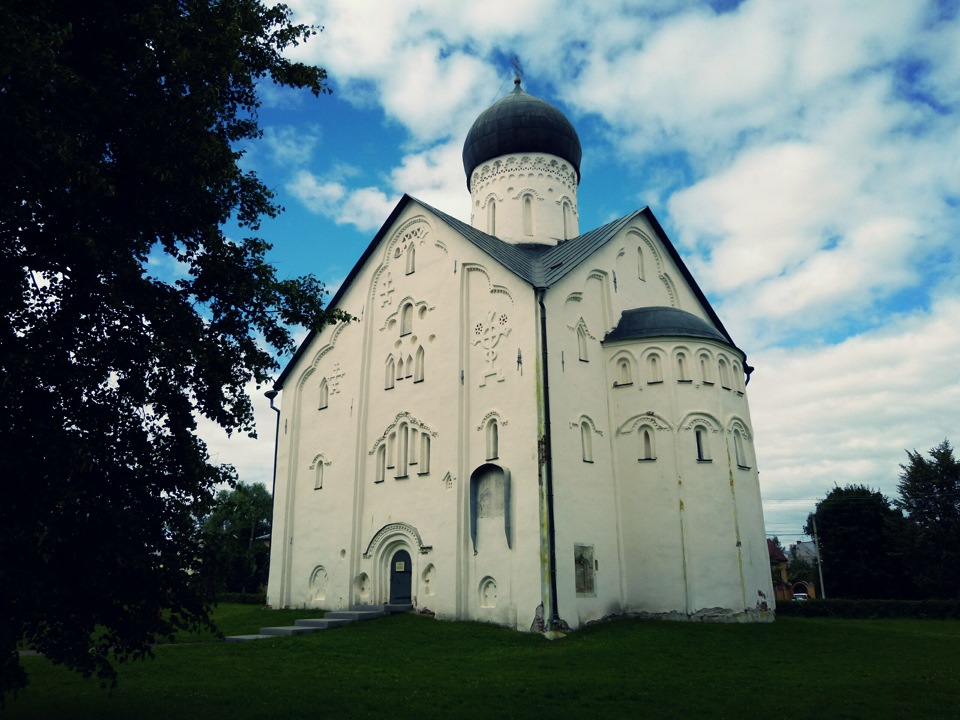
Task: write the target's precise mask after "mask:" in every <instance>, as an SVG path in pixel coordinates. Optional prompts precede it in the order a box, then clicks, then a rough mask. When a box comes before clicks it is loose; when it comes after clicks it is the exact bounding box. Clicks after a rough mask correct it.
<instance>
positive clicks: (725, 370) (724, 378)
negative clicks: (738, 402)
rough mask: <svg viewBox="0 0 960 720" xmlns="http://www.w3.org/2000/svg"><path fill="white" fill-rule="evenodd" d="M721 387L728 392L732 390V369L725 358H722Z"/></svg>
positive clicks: (720, 363)
mask: <svg viewBox="0 0 960 720" xmlns="http://www.w3.org/2000/svg"><path fill="white" fill-rule="evenodd" d="M719 365H720V385H722V386H723V387H725V388H726V389H727V390H729V389H730V368H729V367H728V366H727V361H726V360H724V359H723V358H720V362H719Z"/></svg>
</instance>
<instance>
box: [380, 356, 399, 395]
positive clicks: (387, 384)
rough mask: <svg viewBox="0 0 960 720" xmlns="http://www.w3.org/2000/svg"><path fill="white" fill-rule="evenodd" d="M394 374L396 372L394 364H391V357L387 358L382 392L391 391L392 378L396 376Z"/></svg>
mask: <svg viewBox="0 0 960 720" xmlns="http://www.w3.org/2000/svg"><path fill="white" fill-rule="evenodd" d="M396 372H397V366H396V363H394V362H393V356H390V357H388V358H387V366H386V372H385V373H384V380H383V389H384V390H392V389H393V383H394V376H395V375H396Z"/></svg>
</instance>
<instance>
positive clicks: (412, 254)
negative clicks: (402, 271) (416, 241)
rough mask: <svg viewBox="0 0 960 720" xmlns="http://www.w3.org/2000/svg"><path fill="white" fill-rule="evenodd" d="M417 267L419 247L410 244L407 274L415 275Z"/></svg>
mask: <svg viewBox="0 0 960 720" xmlns="http://www.w3.org/2000/svg"><path fill="white" fill-rule="evenodd" d="M416 269H417V249H416V248H415V247H414V246H413V244H411V245H410V247H408V248H407V275H413V273H414V271H415V270H416Z"/></svg>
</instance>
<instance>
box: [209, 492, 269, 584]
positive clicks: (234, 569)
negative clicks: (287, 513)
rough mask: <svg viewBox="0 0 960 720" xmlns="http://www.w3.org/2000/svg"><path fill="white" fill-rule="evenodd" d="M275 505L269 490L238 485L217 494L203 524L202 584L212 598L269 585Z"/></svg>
mask: <svg viewBox="0 0 960 720" xmlns="http://www.w3.org/2000/svg"><path fill="white" fill-rule="evenodd" d="M272 508H273V501H272V499H271V497H270V493H268V492H267V488H266V486H264V485H262V484H260V483H256V484H254V485H246V484H244V483H238V484H237V486H236V487H235V488H233V489H232V490H221V491H220V492H218V493H217V497H216V500H215V504H214V507H213V510H212V511H211V512H210V514H209V515H208V516H207V517H206V518H204V521H203V540H202V541H203V583H204V586H205V587H206V588H208V589H209V591H210V592H211V594H214V595H216V594H218V593H222V592H229V593H247V592H250V593H255V592H259V591H260V588H261V587H262V586H265V585H266V584H267V574H268V571H269V560H270V551H269V548H268V546H267V544H266V543H265V542H264V541H263V540H262V539H260V538H262V537H263V536H264V535H268V534H269V532H270V520H271V518H270V511H271V510H272Z"/></svg>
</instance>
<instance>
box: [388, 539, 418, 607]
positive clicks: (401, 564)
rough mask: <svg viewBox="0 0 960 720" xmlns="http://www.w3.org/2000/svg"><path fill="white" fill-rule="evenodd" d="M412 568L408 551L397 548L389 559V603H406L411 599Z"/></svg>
mask: <svg viewBox="0 0 960 720" xmlns="http://www.w3.org/2000/svg"><path fill="white" fill-rule="evenodd" d="M412 571H413V568H412V567H411V562H410V553H408V552H407V551H406V550H397V551H396V552H395V553H394V554H393V557H392V558H391V559H390V604H391V605H407V604H409V603H410V602H411V600H412V593H411V588H412V585H413V572H412Z"/></svg>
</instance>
